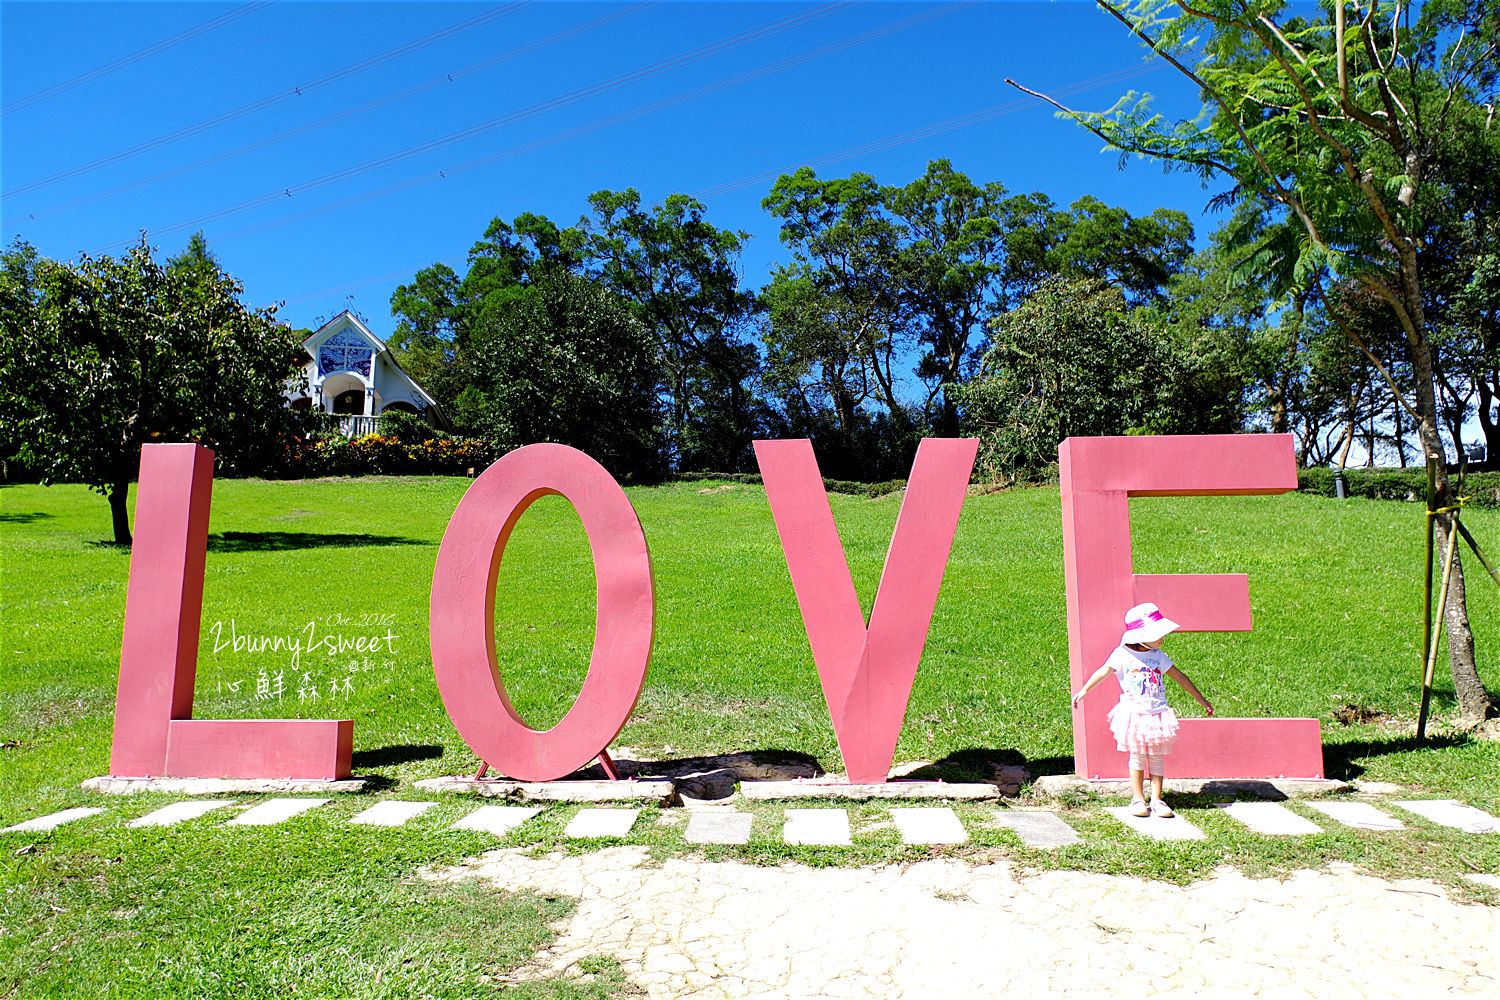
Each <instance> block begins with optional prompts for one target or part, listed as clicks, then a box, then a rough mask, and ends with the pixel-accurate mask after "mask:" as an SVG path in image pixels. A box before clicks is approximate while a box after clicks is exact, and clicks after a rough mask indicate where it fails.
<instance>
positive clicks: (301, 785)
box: [83, 775, 369, 795]
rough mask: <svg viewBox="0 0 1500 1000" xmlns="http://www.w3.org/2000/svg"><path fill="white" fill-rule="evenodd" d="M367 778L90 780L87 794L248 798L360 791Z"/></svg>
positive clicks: (111, 778)
mask: <svg viewBox="0 0 1500 1000" xmlns="http://www.w3.org/2000/svg"><path fill="white" fill-rule="evenodd" d="M368 781H369V779H367V778H340V779H337V780H323V779H320V778H114V777H110V776H109V775H105V776H104V777H102V778H90V779H88V780H87V781H85V782H83V789H84V791H87V792H104V793H105V794H107V795H130V794H133V793H135V792H170V793H171V794H173V795H224V794H235V795H249V794H253V793H256V792H280V793H285V792H362V791H364V790H365V785H366V784H367V783H368Z"/></svg>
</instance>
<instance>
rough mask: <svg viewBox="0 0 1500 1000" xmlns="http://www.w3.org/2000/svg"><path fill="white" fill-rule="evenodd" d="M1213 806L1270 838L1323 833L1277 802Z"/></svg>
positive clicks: (1321, 829)
mask: <svg viewBox="0 0 1500 1000" xmlns="http://www.w3.org/2000/svg"><path fill="white" fill-rule="evenodd" d="M1214 805H1215V806H1216V807H1217V808H1219V809H1222V810H1224V813H1225V815H1227V816H1229V817H1230V818H1231V819H1236V820H1239V821H1240V822H1241V823H1243V824H1245V825H1246V826H1248V827H1249V828H1250V829H1251V830H1253V831H1255V832H1256V833H1263V834H1266V835H1268V836H1272V837H1289V836H1298V835H1301V834H1308V833H1322V832H1323V828H1322V827H1321V826H1319V825H1318V824H1316V823H1314V822H1313V821H1312V820H1310V819H1308V818H1307V817H1305V816H1298V815H1297V814H1296V813H1294V812H1292V811H1291V810H1290V809H1288V808H1287V807H1286V806H1284V805H1282V804H1281V803H1279V802H1215V803H1214Z"/></svg>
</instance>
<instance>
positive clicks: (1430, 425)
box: [1402, 250, 1492, 724]
mask: <svg viewBox="0 0 1500 1000" xmlns="http://www.w3.org/2000/svg"><path fill="white" fill-rule="evenodd" d="M1408 254H1409V255H1410V256H1411V258H1414V257H1415V254H1414V253H1413V252H1411V251H1409V250H1408V251H1407V253H1404V254H1403V255H1402V256H1403V258H1404V259H1403V260H1402V264H1403V267H1402V277H1403V279H1404V283H1405V285H1406V287H1405V292H1406V294H1405V295H1404V296H1403V298H1404V299H1405V305H1406V308H1407V312H1408V315H1409V316H1410V317H1411V319H1412V329H1411V330H1409V331H1408V339H1409V341H1410V346H1411V361H1412V371H1413V374H1414V375H1415V376H1416V383H1417V384H1416V392H1417V407H1416V409H1417V413H1419V414H1420V415H1421V418H1422V419H1421V421H1420V422H1419V423H1418V425H1417V431H1418V433H1419V434H1420V435H1421V440H1422V449H1423V451H1424V452H1426V453H1427V454H1428V455H1431V456H1433V458H1434V459H1435V463H1434V464H1435V465H1436V478H1435V480H1434V486H1435V487H1436V493H1437V497H1436V501H1437V502H1436V506H1438V507H1446V506H1448V505H1449V504H1451V503H1454V502H1455V500H1456V499H1457V498H1455V497H1454V496H1453V489H1452V487H1451V485H1450V483H1449V481H1448V468H1447V463H1446V462H1445V461H1444V460H1443V442H1442V439H1441V438H1440V437H1439V436H1438V408H1437V386H1436V377H1435V376H1436V373H1435V372H1434V371H1433V365H1432V344H1431V342H1430V341H1429V340H1428V339H1427V325H1426V321H1425V319H1424V317H1423V315H1422V299H1421V295H1420V293H1419V292H1418V286H1417V277H1416V275H1417V267H1416V261H1415V259H1405V258H1407V256H1408ZM1451 524H1452V515H1451V514H1444V515H1440V516H1439V517H1438V519H1437V525H1436V528H1437V537H1436V539H1435V542H1434V545H1435V546H1437V547H1439V549H1438V550H1439V551H1447V544H1448V533H1449V532H1450V531H1452V530H1453V529H1452V527H1451ZM1468 607H1469V604H1468V595H1467V593H1466V592H1465V589H1464V574H1463V569H1462V567H1461V565H1460V562H1459V558H1458V549H1457V547H1455V548H1454V551H1453V576H1452V579H1451V580H1450V581H1449V583H1448V600H1447V602H1446V603H1445V604H1444V605H1443V607H1442V609H1441V613H1442V615H1443V621H1444V623H1445V624H1446V625H1447V628H1448V662H1449V667H1450V669H1451V671H1452V673H1453V693H1454V695H1455V696H1456V697H1457V699H1458V710H1459V714H1460V715H1461V716H1462V719H1463V721H1464V723H1466V724H1472V723H1476V722H1480V721H1482V720H1483V719H1484V718H1485V717H1486V716H1488V715H1489V713H1490V710H1491V707H1492V706H1491V704H1490V698H1489V695H1488V693H1487V692H1486V691H1485V689H1484V683H1483V682H1482V681H1481V680H1480V679H1479V668H1478V666H1476V665H1475V662H1474V632H1473V630H1472V629H1470V627H1469V611H1468ZM1422 655H1423V656H1424V657H1425V656H1426V655H1427V654H1426V651H1425V650H1424V651H1423V654H1422Z"/></svg>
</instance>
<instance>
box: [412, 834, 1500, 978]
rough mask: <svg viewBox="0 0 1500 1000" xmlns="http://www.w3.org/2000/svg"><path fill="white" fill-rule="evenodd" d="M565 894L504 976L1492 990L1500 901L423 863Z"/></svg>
mask: <svg viewBox="0 0 1500 1000" xmlns="http://www.w3.org/2000/svg"><path fill="white" fill-rule="evenodd" d="M474 876H477V877H479V878H482V879H486V880H488V881H490V882H492V883H494V884H495V885H496V886H497V887H500V888H505V889H512V890H516V889H531V890H534V891H538V892H551V893H562V894H566V895H569V896H573V897H575V898H577V899H578V900H579V905H578V908H577V910H576V911H575V912H574V913H573V915H572V916H571V917H569V918H568V919H567V920H566V921H564V922H563V924H562V925H561V926H560V928H559V930H560V935H559V937H558V939H557V940H556V941H555V942H554V943H553V944H552V945H550V946H549V947H547V948H545V949H543V950H542V951H541V952H539V953H538V954H537V955H536V956H535V957H534V958H533V960H532V962H531V963H529V964H528V965H527V966H524V967H522V968H521V969H518V970H516V971H515V973H513V974H512V976H511V977H510V978H511V980H512V981H518V980H524V979H527V978H532V977H537V976H545V975H556V974H559V973H562V974H564V975H576V974H578V969H577V963H578V962H579V960H580V959H583V958H585V957H587V956H590V955H601V954H602V955H608V956H611V957H613V958H615V959H618V960H619V962H620V964H621V966H622V967H623V969H624V971H625V973H626V975H627V976H628V977H629V979H630V981H631V982H632V983H634V984H635V985H636V986H637V987H639V988H640V989H642V990H643V991H644V992H645V994H646V995H647V996H649V997H652V998H662V1000H666V998H673V1000H676V998H695V1000H700V998H701V1000H710V998H741V997H746V998H752V997H753V998H764V1000H770V998H776V1000H800V998H823V997H840V998H842V997H850V998H871V1000H886V998H892V1000H894V998H918V997H943V998H944V1000H960V998H969V997H973V998H984V1000H992V998H993V997H996V996H1002V995H1014V996H1046V995H1055V996H1061V997H1070V998H1099V1000H1117V998H1119V997H1152V996H1157V995H1166V994H1169V993H1171V994H1177V995H1186V996H1199V995H1210V994H1211V995H1212V996H1214V997H1215V998H1240V997H1255V998H1259V1000H1291V998H1317V1000H1340V998H1344V997H1348V998H1350V1000H1369V998H1386V997H1389V998H1393V1000H1394V998H1401V1000H1406V998H1410V997H1429V996H1475V997H1494V996H1500V956H1497V954H1496V952H1495V951H1494V948H1493V945H1494V942H1495V941H1497V940H1500V908H1494V907H1487V906H1476V905H1465V904H1461V903H1458V902H1455V901H1454V900H1453V899H1451V898H1450V897H1449V895H1448V893H1447V891H1446V890H1445V889H1444V888H1443V887H1442V886H1440V885H1438V884H1436V883H1433V882H1428V881H1419V880H1405V881H1400V882H1388V881H1384V880H1382V879H1377V878H1372V877H1370V876H1366V875H1361V874H1359V873H1357V872H1356V871H1355V870H1354V868H1353V867H1352V866H1349V865H1345V864H1335V865H1331V866H1330V867H1329V869H1327V870H1324V871H1318V872H1313V871H1299V872H1296V873H1294V874H1293V875H1292V876H1290V877H1289V878H1286V879H1281V880H1277V879H1250V878H1247V877H1245V876H1243V875H1241V874H1239V873H1238V872H1237V871H1235V870H1234V869H1230V868H1224V869H1220V870H1219V871H1218V872H1216V873H1215V874H1214V876H1213V877H1211V878H1209V879H1205V880H1202V881H1199V882H1196V883H1194V884H1192V885H1189V886H1185V887H1178V886H1174V885H1168V884H1165V883H1161V882H1149V881H1144V880H1141V879H1136V878H1126V877H1121V876H1113V875H1095V874H1089V873H1083V872H1034V873H1023V872H1022V871H1020V870H1019V869H1016V868H1015V867H1013V866H1012V865H1010V864H1009V863H1008V862H1003V861H1002V862H997V863H995V864H990V865H979V866H975V865H973V864H971V863H969V862H965V861H958V860H950V859H939V860H933V861H924V862H919V863H917V864H913V865H909V866H904V867H903V866H887V867H882V868H831V869H812V868H807V867H804V866H801V865H793V864H785V865H782V866H780V867H775V868H768V867H757V866H753V865H747V864H742V863H737V862H707V861H701V860H696V859H689V858H674V859H670V860H667V861H665V862H662V863H660V864H656V863H653V862H650V861H649V858H648V855H647V852H646V850H645V848H642V847H615V848H609V849H606V850H602V851H596V852H592V853H587V854H579V855H565V854H563V853H561V852H555V853H552V854H548V855H546V856H543V857H532V856H530V852H529V851H528V850H527V849H526V848H505V849H500V850H495V851H490V852H487V853H486V854H484V855H482V856H480V857H478V858H475V859H471V860H470V861H468V862H467V863H465V864H463V865H459V866H456V867H454V868H449V869H445V870H443V871H440V872H429V873H427V877H429V878H435V879H458V878H465V877H474Z"/></svg>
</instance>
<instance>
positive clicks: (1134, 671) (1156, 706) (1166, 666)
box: [1104, 645, 1172, 715]
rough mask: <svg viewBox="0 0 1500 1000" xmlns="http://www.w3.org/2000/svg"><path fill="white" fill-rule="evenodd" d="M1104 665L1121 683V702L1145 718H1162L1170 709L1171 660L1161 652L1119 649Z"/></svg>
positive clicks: (1155, 650) (1157, 650) (1111, 654)
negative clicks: (1162, 714) (1168, 700)
mask: <svg viewBox="0 0 1500 1000" xmlns="http://www.w3.org/2000/svg"><path fill="white" fill-rule="evenodd" d="M1104 665H1105V666H1106V667H1109V668H1110V669H1111V670H1113V671H1114V672H1115V680H1117V681H1119V682H1120V703H1121V704H1122V705H1125V706H1127V707H1128V708H1130V709H1131V710H1132V711H1136V712H1141V713H1143V714H1145V715H1160V714H1161V713H1163V712H1165V711H1166V710H1167V688H1166V684H1165V676H1166V673H1167V671H1168V670H1170V669H1172V660H1171V659H1170V658H1169V657H1168V656H1167V654H1166V653H1163V652H1162V651H1161V650H1159V649H1148V650H1146V651H1145V652H1140V653H1138V652H1136V651H1135V650H1133V649H1129V648H1127V647H1125V646H1123V645H1121V646H1116V647H1115V651H1114V652H1113V653H1110V654H1109V659H1107V660H1105V661H1104Z"/></svg>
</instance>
